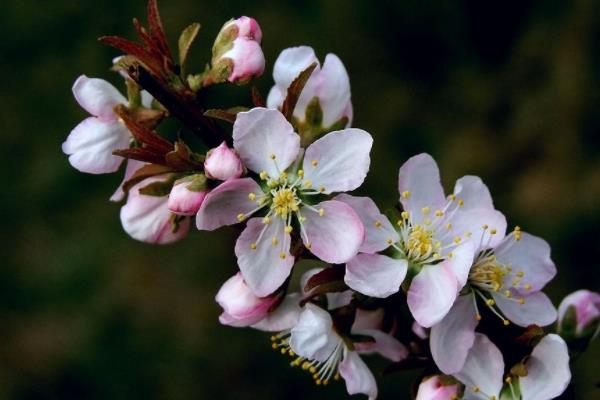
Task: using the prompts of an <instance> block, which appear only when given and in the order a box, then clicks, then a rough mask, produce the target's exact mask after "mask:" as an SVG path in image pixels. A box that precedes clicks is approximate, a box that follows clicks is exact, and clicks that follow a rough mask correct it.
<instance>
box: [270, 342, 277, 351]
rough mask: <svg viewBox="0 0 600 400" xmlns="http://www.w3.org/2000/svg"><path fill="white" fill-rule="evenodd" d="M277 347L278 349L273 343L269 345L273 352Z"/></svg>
mask: <svg viewBox="0 0 600 400" xmlns="http://www.w3.org/2000/svg"><path fill="white" fill-rule="evenodd" d="M277 347H279V346H277V343H273V344H271V348H272V349H273V350H275V349H276V348H277Z"/></svg>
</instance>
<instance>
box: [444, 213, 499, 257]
mask: <svg viewBox="0 0 600 400" xmlns="http://www.w3.org/2000/svg"><path fill="white" fill-rule="evenodd" d="M462 207H463V206H460V207H458V210H456V211H454V212H453V215H452V218H450V219H449V222H450V223H451V225H452V230H453V232H454V236H461V237H462V238H465V237H470V239H471V240H472V241H473V243H474V244H476V246H477V248H478V249H479V250H484V249H487V248H493V247H496V246H497V245H498V244H499V243H500V242H502V240H503V239H504V234H505V233H506V217H505V216H504V214H502V213H501V212H500V211H497V210H494V209H492V208H470V209H466V208H465V209H463V208H462ZM451 212H452V211H449V213H451ZM485 226H487V227H486V229H484V227H485ZM491 232H495V233H494V234H491ZM450 240H451V238H450Z"/></svg>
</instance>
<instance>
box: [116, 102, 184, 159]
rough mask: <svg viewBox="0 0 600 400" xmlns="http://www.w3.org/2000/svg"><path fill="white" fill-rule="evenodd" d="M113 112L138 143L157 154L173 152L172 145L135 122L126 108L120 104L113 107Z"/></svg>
mask: <svg viewBox="0 0 600 400" xmlns="http://www.w3.org/2000/svg"><path fill="white" fill-rule="evenodd" d="M115 112H116V113H117V115H118V116H119V117H121V119H123V122H124V123H125V126H127V129H129V131H130V132H131V134H132V135H133V136H134V137H135V138H136V139H137V140H139V141H140V142H142V143H144V144H146V145H147V146H148V147H150V149H152V150H154V151H155V152H156V153H158V154H166V153H168V152H170V151H172V150H173V145H172V144H171V142H169V141H168V140H166V139H163V138H162V137H160V136H159V135H158V134H157V133H156V132H154V131H152V130H150V129H148V128H146V127H145V126H143V125H141V124H139V123H138V122H137V121H135V120H134V119H133V118H132V117H131V116H130V114H129V112H128V110H127V108H126V107H125V106H123V105H122V104H119V105H118V106H116V107H115Z"/></svg>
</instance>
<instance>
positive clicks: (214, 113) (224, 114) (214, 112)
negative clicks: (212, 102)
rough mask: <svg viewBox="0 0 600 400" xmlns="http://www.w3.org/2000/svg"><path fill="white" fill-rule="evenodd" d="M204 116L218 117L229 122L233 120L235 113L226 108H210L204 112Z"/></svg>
mask: <svg viewBox="0 0 600 400" xmlns="http://www.w3.org/2000/svg"><path fill="white" fill-rule="evenodd" d="M204 116H205V117H209V118H215V119H220V120H221V121H227V122H230V123H232V124H233V123H234V122H235V118H236V113H232V112H230V111H227V110H219V109H214V108H213V109H210V110H206V111H205V112H204Z"/></svg>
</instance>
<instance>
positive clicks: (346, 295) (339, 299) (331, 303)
mask: <svg viewBox="0 0 600 400" xmlns="http://www.w3.org/2000/svg"><path fill="white" fill-rule="evenodd" d="M326 296H327V309H328V310H335V309H336V308H340V307H345V306H347V305H348V304H350V302H351V301H352V298H353V297H354V292H353V291H352V290H344V291H343V292H335V293H327V294H326Z"/></svg>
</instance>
